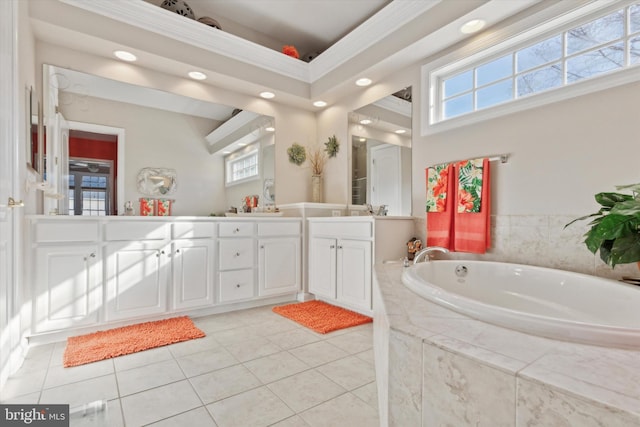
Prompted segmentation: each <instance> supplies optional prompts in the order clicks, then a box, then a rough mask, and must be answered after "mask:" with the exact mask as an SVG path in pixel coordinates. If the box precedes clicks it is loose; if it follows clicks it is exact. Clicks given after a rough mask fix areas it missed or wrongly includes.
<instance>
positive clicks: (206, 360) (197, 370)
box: [178, 348, 238, 378]
mask: <svg viewBox="0 0 640 427" xmlns="http://www.w3.org/2000/svg"><path fill="white" fill-rule="evenodd" d="M178 363H179V364H180V367H181V368H182V370H183V371H184V374H185V375H186V376H187V378H191V377H195V376H196V375H201V374H204V373H207V372H211V371H215V370H218V369H222V368H226V367H227V366H232V365H237V364H238V361H237V360H236V358H235V357H233V356H232V355H231V353H229V352H228V351H227V350H225V349H224V348H221V349H216V350H209V351H202V352H200V353H194V354H190V355H188V356H185V357H181V358H179V359H178Z"/></svg>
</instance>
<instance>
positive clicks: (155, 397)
mask: <svg viewBox="0 0 640 427" xmlns="http://www.w3.org/2000/svg"><path fill="white" fill-rule="evenodd" d="M121 402H122V413H123V414H124V420H125V423H126V425H127V427H133V426H143V425H146V424H150V423H153V422H156V421H160V420H163V419H165V418H169V417H172V416H174V415H178V414H181V413H183V412H186V411H190V410H192V409H195V408H198V407H199V406H201V405H202V402H201V401H200V399H199V398H198V395H197V394H196V392H195V391H193V388H192V387H191V384H189V381H187V380H184V381H180V382H177V383H173V384H168V385H165V386H162V387H158V388H154V389H151V390H147V391H143V392H142V393H137V394H132V395H131V396H126V397H123V398H122V399H121Z"/></svg>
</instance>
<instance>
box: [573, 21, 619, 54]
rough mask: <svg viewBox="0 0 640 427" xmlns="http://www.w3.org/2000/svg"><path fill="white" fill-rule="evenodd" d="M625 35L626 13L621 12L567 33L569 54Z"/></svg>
mask: <svg viewBox="0 0 640 427" xmlns="http://www.w3.org/2000/svg"><path fill="white" fill-rule="evenodd" d="M623 35H624V11H622V10H619V11H617V12H614V13H612V14H610V15H607V16H603V17H602V18H600V19H596V20H595V21H591V22H589V23H588V24H584V25H582V26H580V27H577V28H574V29H572V30H569V31H568V32H567V54H569V55H571V54H572V53H576V52H580V51H583V50H585V49H589V48H590V47H593V46H596V45H599V44H602V43H606V42H608V41H612V40H616V39H619V38H621V37H622V36H623Z"/></svg>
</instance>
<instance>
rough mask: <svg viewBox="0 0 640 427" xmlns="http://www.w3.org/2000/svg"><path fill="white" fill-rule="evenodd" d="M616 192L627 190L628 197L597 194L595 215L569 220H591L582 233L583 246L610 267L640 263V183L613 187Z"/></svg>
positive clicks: (618, 194) (616, 194)
mask: <svg viewBox="0 0 640 427" xmlns="http://www.w3.org/2000/svg"><path fill="white" fill-rule="evenodd" d="M616 190H629V191H631V194H622V193H598V194H596V195H595V199H596V202H598V203H599V204H600V205H601V206H602V207H601V208H600V210H599V211H598V212H596V213H593V214H591V215H586V216H583V217H580V218H577V219H575V220H573V221H571V222H570V223H569V224H567V225H565V227H567V226H569V225H571V224H573V223H574V222H576V221H581V220H584V219H588V218H594V219H593V221H591V222H590V223H589V225H591V229H590V230H589V231H587V232H586V233H585V240H584V243H585V244H586V245H587V248H588V249H589V250H590V251H591V252H592V253H594V254H595V253H596V252H598V250H599V251H600V258H601V259H602V261H604V262H606V263H607V264H608V265H610V266H611V267H615V266H616V264H627V263H632V262H639V261H640V184H632V185H622V186H616Z"/></svg>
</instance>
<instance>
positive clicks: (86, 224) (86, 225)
mask: <svg viewBox="0 0 640 427" xmlns="http://www.w3.org/2000/svg"><path fill="white" fill-rule="evenodd" d="M34 233H35V241H36V242H37V243H48V242H95V241H96V240H98V222H97V221H84V220H80V221H77V220H76V221H48V222H40V221H38V222H36V223H35V224H34Z"/></svg>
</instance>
